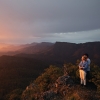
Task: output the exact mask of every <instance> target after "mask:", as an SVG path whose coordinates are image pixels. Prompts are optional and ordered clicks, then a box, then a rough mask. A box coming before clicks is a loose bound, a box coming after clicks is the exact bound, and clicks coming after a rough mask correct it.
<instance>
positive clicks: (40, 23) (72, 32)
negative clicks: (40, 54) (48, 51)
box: [0, 0, 100, 43]
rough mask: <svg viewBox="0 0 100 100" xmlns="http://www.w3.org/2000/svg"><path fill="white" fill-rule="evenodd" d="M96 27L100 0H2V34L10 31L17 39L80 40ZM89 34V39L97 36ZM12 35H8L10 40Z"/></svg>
mask: <svg viewBox="0 0 100 100" xmlns="http://www.w3.org/2000/svg"><path fill="white" fill-rule="evenodd" d="M97 29H100V1H99V0H88V1H84V0H82V1H81V0H75V1H73V0H57V1H56V0H41V1H38V0H0V30H1V32H0V35H1V34H2V37H3V36H7V35H9V36H11V37H13V38H12V39H14V40H13V41H14V42H16V41H17V39H18V40H20V42H25V43H26V42H31V41H32V40H30V39H29V40H28V39H27V38H30V37H32V38H33V41H48V40H49V41H56V40H57V41H58V40H59V41H67V40H68V41H76V42H77V39H76V37H77V38H78V39H79V37H80V38H81V37H84V35H83V33H84V32H87V31H88V32H89V31H90V30H97ZM81 31H82V32H81ZM78 32H79V33H78ZM77 34H78V35H77ZM89 34H90V33H88V36H90V37H91V39H89V40H92V38H93V40H94V37H97V36H98V34H97V36H94V35H93V34H92V35H91V34H90V35H89ZM76 35H77V36H76ZM73 36H75V37H73ZM88 36H87V37H88ZM93 36H94V37H93ZM34 37H35V38H34ZM40 37H41V38H40ZM65 37H66V38H65ZM87 37H86V38H85V39H87ZM32 38H31V39H32ZM12 39H11V38H10V37H9V41H10V40H12ZM25 39H26V41H25ZM66 39H67V40H66ZM70 39H73V40H70ZM95 39H96V38H95ZM97 39H98V37H97ZM0 41H3V39H1V40H0ZM86 41H87V40H86ZM18 42H19V41H18ZM80 42H81V39H80Z"/></svg>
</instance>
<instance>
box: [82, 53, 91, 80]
mask: <svg viewBox="0 0 100 100" xmlns="http://www.w3.org/2000/svg"><path fill="white" fill-rule="evenodd" d="M83 56H85V57H87V62H88V68H87V74H86V78H87V80H88V81H89V79H90V63H91V60H90V59H89V55H88V54H87V53H86V54H84V55H83Z"/></svg>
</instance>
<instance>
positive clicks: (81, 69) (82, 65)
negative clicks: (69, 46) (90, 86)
mask: <svg viewBox="0 0 100 100" xmlns="http://www.w3.org/2000/svg"><path fill="white" fill-rule="evenodd" d="M87 68H88V62H87V57H86V56H82V58H81V62H80V63H79V73H80V84H81V85H83V86H85V87H86V74H87Z"/></svg>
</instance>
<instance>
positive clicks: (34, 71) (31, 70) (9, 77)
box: [0, 56, 48, 100]
mask: <svg viewBox="0 0 100 100" xmlns="http://www.w3.org/2000/svg"><path fill="white" fill-rule="evenodd" d="M47 67H48V64H47V63H45V62H42V61H39V60H36V59H33V58H32V59H31V58H24V57H14V56H1V57H0V100H4V98H5V97H6V96H7V94H9V93H10V92H11V91H13V90H16V89H25V87H26V86H27V85H28V84H29V83H30V82H31V80H34V79H35V78H36V77H37V76H38V75H40V74H41V72H42V71H43V70H44V69H45V68H47ZM5 100H8V99H5Z"/></svg>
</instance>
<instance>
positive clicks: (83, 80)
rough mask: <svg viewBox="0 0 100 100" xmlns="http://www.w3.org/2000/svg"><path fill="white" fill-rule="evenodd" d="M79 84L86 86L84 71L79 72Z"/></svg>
mask: <svg viewBox="0 0 100 100" xmlns="http://www.w3.org/2000/svg"><path fill="white" fill-rule="evenodd" d="M79 73H80V79H81V84H83V85H86V72H85V71H84V70H79Z"/></svg>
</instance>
